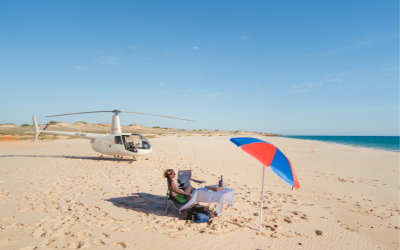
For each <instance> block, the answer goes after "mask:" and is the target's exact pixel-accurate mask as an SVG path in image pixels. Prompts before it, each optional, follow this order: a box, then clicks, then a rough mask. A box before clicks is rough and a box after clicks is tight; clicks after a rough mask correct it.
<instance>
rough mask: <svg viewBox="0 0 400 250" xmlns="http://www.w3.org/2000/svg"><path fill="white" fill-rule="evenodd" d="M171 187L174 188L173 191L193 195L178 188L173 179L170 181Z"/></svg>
mask: <svg viewBox="0 0 400 250" xmlns="http://www.w3.org/2000/svg"><path fill="white" fill-rule="evenodd" d="M171 188H172V189H173V190H174V192H175V193H178V194H184V195H189V196H190V197H193V195H192V194H190V193H185V192H183V191H181V190H179V188H178V186H176V184H175V181H174V180H172V182H171Z"/></svg>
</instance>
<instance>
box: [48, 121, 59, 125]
mask: <svg viewBox="0 0 400 250" xmlns="http://www.w3.org/2000/svg"><path fill="white" fill-rule="evenodd" d="M57 123H60V122H56V121H51V122H49V125H56V124H57Z"/></svg>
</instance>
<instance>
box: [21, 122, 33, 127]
mask: <svg viewBox="0 0 400 250" xmlns="http://www.w3.org/2000/svg"><path fill="white" fill-rule="evenodd" d="M27 126H31V125H29V124H26V123H24V124H22V125H21V127H27Z"/></svg>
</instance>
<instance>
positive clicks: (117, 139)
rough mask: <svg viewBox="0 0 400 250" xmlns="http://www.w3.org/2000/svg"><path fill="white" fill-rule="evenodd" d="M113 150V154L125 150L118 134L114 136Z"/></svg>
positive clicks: (121, 152)
mask: <svg viewBox="0 0 400 250" xmlns="http://www.w3.org/2000/svg"><path fill="white" fill-rule="evenodd" d="M114 151H116V152H115V154H117V155H118V154H123V152H124V151H125V146H124V143H123V141H122V137H121V136H120V135H116V136H115V137H114Z"/></svg>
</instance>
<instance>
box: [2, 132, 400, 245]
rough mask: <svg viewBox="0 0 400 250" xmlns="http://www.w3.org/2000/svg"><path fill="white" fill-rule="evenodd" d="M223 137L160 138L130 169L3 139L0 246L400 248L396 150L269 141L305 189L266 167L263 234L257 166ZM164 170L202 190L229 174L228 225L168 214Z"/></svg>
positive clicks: (68, 145)
mask: <svg viewBox="0 0 400 250" xmlns="http://www.w3.org/2000/svg"><path fill="white" fill-rule="evenodd" d="M260 138H261V139H264V140H265V139H266V137H260ZM229 139H230V137H229V136H221V137H219V136H213V137H203V136H190V137H185V136H182V137H178V135H174V136H169V138H165V137H164V138H155V139H152V144H153V147H154V149H153V153H152V154H150V155H148V156H144V157H141V158H138V160H137V161H135V162H133V163H130V160H122V161H121V162H120V163H118V162H116V161H114V160H113V159H112V158H111V157H109V158H105V159H104V160H100V161H96V158H97V157H98V154H97V153H95V152H94V151H92V150H91V147H90V145H89V143H88V142H87V141H86V140H80V139H77V140H57V141H54V142H53V143H51V144H45V143H42V144H40V143H36V144H35V145H32V142H28V141H18V142H0V224H1V227H0V246H1V249H38V248H50V249H51V248H68V249H119V248H126V249H167V248H168V249H170V248H173V249H398V248H399V238H398V236H399V193H398V192H399V172H398V164H399V154H398V153H393V152H384V151H375V150H369V149H360V148H351V147H347V146H340V145H333V144H326V143H321V142H313V141H302V140H295V139H288V138H279V137H272V138H267V140H268V141H269V142H271V143H273V144H275V145H277V146H278V147H279V148H280V149H281V150H282V151H283V152H284V153H285V154H286V155H287V156H288V158H290V160H291V162H292V163H293V165H294V167H295V169H296V171H297V175H298V177H299V181H300V185H301V187H300V189H299V190H293V191H292V190H291V188H290V187H289V186H288V185H287V184H286V183H284V182H283V181H282V180H280V179H279V178H278V177H277V176H276V175H275V174H274V173H272V171H270V170H268V171H266V183H265V190H266V191H265V193H264V208H263V211H264V217H263V230H262V232H259V231H258V230H257V228H258V223H259V209H260V191H261V173H262V167H261V165H260V163H259V162H258V161H256V160H255V159H253V158H252V157H251V156H249V155H248V154H246V153H245V152H243V151H242V150H241V149H239V148H238V147H236V146H235V145H233V144H232V143H231V142H230V141H229ZM167 168H174V169H175V170H180V169H181V170H183V169H191V170H193V173H194V178H195V177H196V179H203V180H206V181H207V184H216V183H217V181H218V177H219V176H220V175H224V179H225V182H226V183H227V184H228V186H229V187H230V188H234V189H236V195H235V205H234V207H233V209H232V210H231V207H229V206H225V208H224V210H225V212H224V213H225V215H224V221H222V220H221V218H220V217H213V218H212V219H211V221H210V222H209V223H202V224H194V223H191V222H189V221H186V220H184V217H183V215H178V214H176V213H172V214H169V215H168V216H164V211H163V208H164V204H165V193H166V179H164V178H162V172H163V170H165V169H167ZM203 205H205V206H206V207H208V204H203ZM210 209H211V211H215V205H211V207H210ZM231 213H232V215H231ZM213 216H215V214H213Z"/></svg>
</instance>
